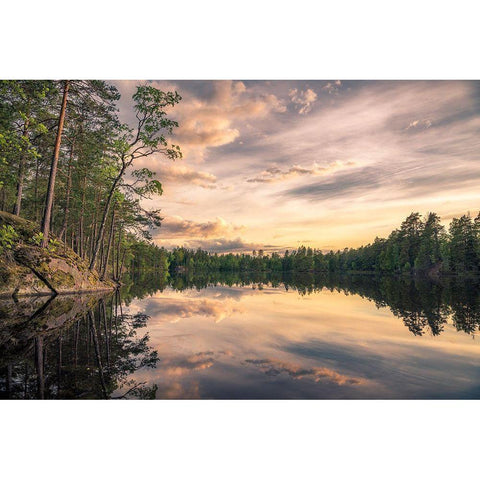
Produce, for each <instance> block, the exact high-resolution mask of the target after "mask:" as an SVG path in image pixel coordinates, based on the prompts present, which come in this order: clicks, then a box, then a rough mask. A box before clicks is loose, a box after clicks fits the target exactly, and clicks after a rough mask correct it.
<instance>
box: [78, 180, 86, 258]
mask: <svg viewBox="0 0 480 480" xmlns="http://www.w3.org/2000/svg"><path fill="white" fill-rule="evenodd" d="M86 187H87V173H86V172H85V175H84V177H83V186H82V204H81V206H80V221H79V237H80V238H79V255H80V256H81V257H82V258H84V255H85V250H86V248H85V245H84V236H85V233H84V223H85V189H86Z"/></svg>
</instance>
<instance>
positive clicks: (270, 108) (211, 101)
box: [175, 81, 286, 160]
mask: <svg viewBox="0 0 480 480" xmlns="http://www.w3.org/2000/svg"><path fill="white" fill-rule="evenodd" d="M213 86H214V94H213V96H212V97H211V98H208V99H199V98H197V97H191V98H188V94H186V98H184V100H183V101H182V102H181V103H180V104H179V105H178V106H177V107H176V108H175V116H176V117H177V118H178V121H179V123H180V127H179V128H178V130H177V131H176V135H175V143H179V144H180V145H181V146H182V150H183V152H184V156H185V158H187V159H193V160H203V159H204V155H205V151H206V149H207V148H209V147H219V146H222V145H227V144H229V143H232V142H234V141H235V140H236V139H237V138H238V137H239V136H240V131H239V130H238V128H236V127H235V122H237V121H243V122H245V121H247V120H250V119H255V118H262V117H265V116H267V115H268V114H269V113H271V112H285V111H286V106H285V105H284V103H283V102H282V101H281V100H279V99H278V98H277V97H276V96H275V95H273V94H254V93H253V92H250V91H249V90H248V89H247V88H246V86H245V84H244V83H243V82H234V81H218V82H213Z"/></svg>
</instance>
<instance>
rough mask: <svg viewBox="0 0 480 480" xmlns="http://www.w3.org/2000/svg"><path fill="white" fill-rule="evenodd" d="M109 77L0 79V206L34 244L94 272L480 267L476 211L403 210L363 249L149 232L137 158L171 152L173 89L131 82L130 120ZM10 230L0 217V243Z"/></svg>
mask: <svg viewBox="0 0 480 480" xmlns="http://www.w3.org/2000/svg"><path fill="white" fill-rule="evenodd" d="M119 100H120V94H119V92H118V90H117V88H116V87H115V86H113V85H111V84H109V83H107V82H104V81H93V80H64V81H54V80H39V81H37V80H21V81H20V80H15V81H13V80H12V81H9V80H4V81H0V210H1V211H5V212H10V213H13V214H14V215H17V216H20V217H22V218H24V219H27V220H30V221H32V222H35V223H36V224H37V225H39V227H40V228H41V230H40V233H38V234H37V235H35V236H34V238H32V239H31V241H32V242H33V243H34V244H37V245H39V246H41V247H48V246H49V245H52V244H53V245H55V244H56V242H58V241H60V242H63V244H64V245H67V246H69V247H70V248H71V249H73V250H74V251H75V253H77V254H78V255H79V256H80V257H81V258H83V259H84V260H85V261H86V262H87V263H88V265H89V268H90V270H96V271H98V272H99V274H100V276H101V278H105V277H109V278H111V279H113V280H117V281H119V280H120V277H121V276H122V272H123V271H125V270H131V271H139V270H143V269H146V270H152V269H153V270H160V271H164V272H170V273H178V272H182V271H189V272H206V271H250V272H257V271H270V272H280V271H282V272H289V271H292V272H317V271H318V272H325V271H328V272H378V273H394V274H415V273H428V274H431V273H435V274H440V273H444V274H476V273H479V272H480V216H477V217H475V218H473V219H472V218H471V216H470V215H469V214H466V215H463V216H461V217H460V218H454V219H453V220H452V221H451V223H450V225H449V226H448V228H445V227H444V226H443V225H442V223H441V221H440V217H439V216H438V215H437V214H435V213H428V214H427V215H426V216H424V217H423V218H422V216H421V215H420V214H419V213H415V212H414V213H411V214H410V215H409V216H408V217H407V218H406V219H405V221H403V222H402V224H401V225H400V227H399V228H397V229H396V230H394V231H393V232H392V233H391V234H390V235H389V236H388V238H378V237H377V238H375V240H374V241H373V243H370V244H368V245H365V246H362V247H359V248H345V249H344V250H338V251H330V252H325V251H322V250H320V249H315V248H310V247H303V246H302V247H299V248H298V249H295V250H286V251H285V252H283V253H279V252H273V253H269V254H266V253H265V252H264V251H263V250H258V251H254V252H252V253H251V254H246V253H227V254H215V253H209V252H206V251H203V250H200V249H198V250H192V249H188V248H186V247H177V248H174V249H173V250H171V251H167V250H165V249H164V248H160V247H158V246H157V245H155V244H154V243H153V242H152V241H151V231H152V229H153V228H156V227H159V226H161V222H162V217H161V215H160V210H158V209H157V210H146V209H145V208H144V207H143V206H142V200H143V199H147V198H151V197H152V196H155V195H161V194H162V184H161V183H160V181H159V180H158V179H156V178H155V172H154V171H152V170H150V169H148V168H145V167H144V166H142V165H144V164H143V163H142V159H144V158H145V157H148V156H152V155H154V156H155V159H156V160H158V161H160V160H163V159H164V160H167V161H168V160H170V161H174V160H177V159H181V158H182V152H181V150H180V147H179V146H178V145H175V144H171V143H169V138H170V137H171V136H172V135H173V134H174V131H175V129H176V128H177V127H178V123H177V122H176V121H175V120H174V119H172V118H170V112H171V110H172V108H173V107H175V105H177V104H178V103H179V102H180V101H181V96H180V95H179V93H178V92H176V91H175V92H170V91H168V92H163V91H161V90H159V89H156V88H154V87H153V86H150V85H148V84H145V85H139V86H138V87H137V89H136V92H135V94H134V95H133V96H132V99H131V105H132V109H133V111H134V113H135V122H133V124H132V125H131V124H127V123H122V122H121V121H120V119H119V110H118V101H119ZM17 238H18V235H17V234H16V232H15V230H14V228H12V226H11V225H0V253H2V252H3V251H4V250H8V249H9V248H12V247H13V246H14V244H15V241H16V239H17Z"/></svg>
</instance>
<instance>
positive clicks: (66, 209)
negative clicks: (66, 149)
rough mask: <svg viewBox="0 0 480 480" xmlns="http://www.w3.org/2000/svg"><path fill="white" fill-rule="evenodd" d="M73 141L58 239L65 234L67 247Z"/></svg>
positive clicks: (73, 142)
mask: <svg viewBox="0 0 480 480" xmlns="http://www.w3.org/2000/svg"><path fill="white" fill-rule="evenodd" d="M74 145H75V141H74V140H72V145H71V146H70V158H69V160H68V172H67V192H66V197H65V214H64V217H63V225H62V229H61V230H60V233H59V234H58V238H59V239H60V240H62V237H63V235H64V234H65V239H64V244H65V246H66V245H67V228H68V214H69V213H70V210H69V209H70V191H71V190H72V161H73V149H74Z"/></svg>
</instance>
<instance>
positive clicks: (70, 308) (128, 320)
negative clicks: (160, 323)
mask: <svg viewBox="0 0 480 480" xmlns="http://www.w3.org/2000/svg"><path fill="white" fill-rule="evenodd" d="M0 321H1V324H2V326H1V329H0V370H1V371H2V372H3V378H2V379H1V380H0V382H1V384H0V393H1V395H2V396H3V397H4V398H22V399H31V398H40V399H44V398H45V399H49V398H115V395H113V394H114V392H117V391H122V389H123V390H124V391H125V392H124V393H123V394H121V395H118V396H119V397H121V396H136V397H140V398H145V397H151V396H152V395H153V396H154V394H155V391H154V386H153V387H151V386H146V385H144V384H140V383H138V382H135V381H134V380H133V379H131V378H129V375H131V374H132V373H134V372H135V371H136V370H138V369H139V368H143V367H155V366H156V363H157V362H158V356H157V352H156V351H155V350H154V349H153V348H152V347H151V346H150V345H149V344H148V340H149V338H148V335H146V334H145V335H142V336H139V335H137V332H136V330H137V329H138V328H139V327H140V328H141V327H144V326H145V324H146V321H147V317H146V316H145V315H143V314H138V315H127V314H124V313H123V311H122V303H121V301H120V296H119V293H118V292H116V293H115V294H111V295H108V296H106V297H105V296H103V297H102V296H99V295H81V296H60V297H54V298H45V297H34V298H30V297H29V298H24V299H22V300H20V301H19V302H15V303H14V302H12V301H9V300H8V301H7V300H3V301H1V300H0Z"/></svg>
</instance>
